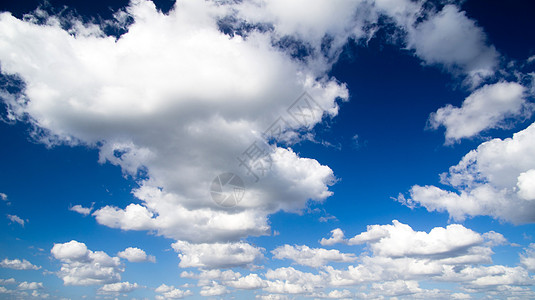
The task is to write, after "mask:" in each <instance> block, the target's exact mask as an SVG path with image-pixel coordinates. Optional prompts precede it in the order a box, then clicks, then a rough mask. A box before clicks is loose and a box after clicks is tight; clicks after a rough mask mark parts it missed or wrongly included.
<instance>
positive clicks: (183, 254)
mask: <svg viewBox="0 0 535 300" xmlns="http://www.w3.org/2000/svg"><path fill="white" fill-rule="evenodd" d="M172 247H173V249H175V251H176V252H179V254H178V257H179V258H180V263H179V266H180V267H181V268H188V267H196V268H232V267H238V266H247V265H251V264H252V263H254V262H255V261H257V260H259V259H261V258H263V257H264V255H263V254H262V250H263V249H262V248H256V247H253V246H251V245H249V244H247V243H245V242H236V243H213V244H207V243H204V244H191V243H188V242H185V241H177V242H176V243H173V244H172Z"/></svg>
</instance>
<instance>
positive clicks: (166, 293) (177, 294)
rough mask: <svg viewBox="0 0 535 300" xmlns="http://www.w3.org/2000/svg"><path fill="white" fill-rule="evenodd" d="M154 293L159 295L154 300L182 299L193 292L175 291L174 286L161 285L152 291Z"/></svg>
mask: <svg viewBox="0 0 535 300" xmlns="http://www.w3.org/2000/svg"><path fill="white" fill-rule="evenodd" d="M154 291H155V292H156V293H160V294H161V295H157V296H156V299H159V300H160V299H162V300H163V299H182V298H185V297H187V296H191V295H193V292H191V291H190V290H181V289H177V288H175V287H174V286H172V285H171V286H169V285H166V284H162V285H160V286H159V287H157V288H156V289H155V290H154Z"/></svg>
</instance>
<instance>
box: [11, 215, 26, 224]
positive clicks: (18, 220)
mask: <svg viewBox="0 0 535 300" xmlns="http://www.w3.org/2000/svg"><path fill="white" fill-rule="evenodd" d="M7 218H8V219H9V220H10V221H11V222H12V223H19V224H20V226H22V227H24V223H25V222H24V220H23V219H21V218H20V217H19V216H17V215H7Z"/></svg>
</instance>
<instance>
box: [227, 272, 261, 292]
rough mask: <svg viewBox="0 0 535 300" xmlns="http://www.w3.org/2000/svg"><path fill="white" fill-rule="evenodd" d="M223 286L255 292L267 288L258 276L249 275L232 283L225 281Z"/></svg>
mask: <svg viewBox="0 0 535 300" xmlns="http://www.w3.org/2000/svg"><path fill="white" fill-rule="evenodd" d="M224 284H225V285H227V286H230V287H233V288H236V289H242V290H255V289H260V288H264V287H266V286H267V283H266V281H265V280H264V279H262V278H260V276H258V274H249V275H247V276H244V277H240V278H238V279H237V280H234V281H227V282H225V283H224Z"/></svg>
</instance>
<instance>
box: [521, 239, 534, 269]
mask: <svg viewBox="0 0 535 300" xmlns="http://www.w3.org/2000/svg"><path fill="white" fill-rule="evenodd" d="M520 263H521V264H522V265H523V266H524V267H526V269H528V270H529V271H531V272H535V244H530V245H529V248H527V249H526V250H525V252H524V253H523V254H521V255H520Z"/></svg>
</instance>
